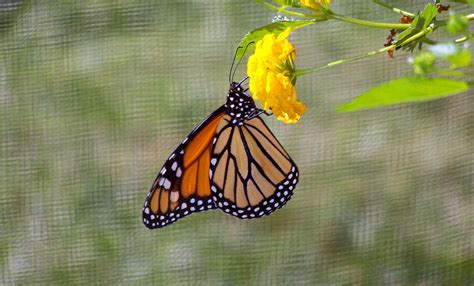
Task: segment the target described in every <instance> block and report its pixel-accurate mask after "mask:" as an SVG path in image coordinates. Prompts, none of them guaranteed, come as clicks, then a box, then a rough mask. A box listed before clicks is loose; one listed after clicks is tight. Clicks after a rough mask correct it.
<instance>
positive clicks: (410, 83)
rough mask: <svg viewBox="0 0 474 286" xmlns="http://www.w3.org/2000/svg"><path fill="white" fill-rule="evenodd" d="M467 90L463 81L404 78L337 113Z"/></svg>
mask: <svg viewBox="0 0 474 286" xmlns="http://www.w3.org/2000/svg"><path fill="white" fill-rule="evenodd" d="M468 89H469V85H468V84H467V83H466V82H464V81H457V80H451V79H445V78H424V77H406V78H401V79H396V80H393V81H389V82H386V83H383V84H381V85H379V86H377V87H375V88H372V89H370V90H368V91H366V92H364V93H363V94H362V95H360V96H358V97H356V98H355V99H354V100H352V101H351V102H350V103H348V104H345V105H342V106H340V107H338V108H337V110H338V111H343V112H345V111H357V110H362V109H370V108H375V107H381V106H388V105H395V104H400V103H405V102H420V101H429V100H434V99H438V98H442V97H446V96H450V95H454V94H457V93H460V92H463V91H466V90H468Z"/></svg>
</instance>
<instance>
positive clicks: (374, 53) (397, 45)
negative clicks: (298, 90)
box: [295, 29, 430, 76]
mask: <svg viewBox="0 0 474 286" xmlns="http://www.w3.org/2000/svg"><path fill="white" fill-rule="evenodd" d="M429 31H430V29H426V30H424V31H421V32H419V33H416V34H415V35H413V36H411V37H410V38H408V39H407V40H406V41H403V43H402V44H403V45H406V44H407V43H410V42H412V41H415V40H417V39H419V38H421V37H423V36H424V35H426V34H427V33H428V32H429ZM402 44H395V45H391V46H388V47H385V48H383V49H379V50H376V51H372V52H369V53H367V54H363V55H358V56H355V57H352V58H347V59H342V60H337V61H334V62H330V63H327V64H325V65H323V66H319V67H315V68H308V69H302V70H296V71H295V75H296V76H300V75H305V74H309V73H313V72H316V71H320V70H323V69H326V68H330V67H333V66H337V65H341V64H346V63H350V62H354V61H357V60H360V59H364V58H368V57H371V56H375V55H378V54H380V53H384V52H388V51H389V50H392V49H396V48H398V47H400V46H401V45H402Z"/></svg>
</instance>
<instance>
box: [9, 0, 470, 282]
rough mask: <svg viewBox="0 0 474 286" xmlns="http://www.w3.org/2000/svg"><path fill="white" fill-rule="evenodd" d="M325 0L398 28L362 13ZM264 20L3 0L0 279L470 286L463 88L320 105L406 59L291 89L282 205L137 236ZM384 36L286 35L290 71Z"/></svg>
mask: <svg viewBox="0 0 474 286" xmlns="http://www.w3.org/2000/svg"><path fill="white" fill-rule="evenodd" d="M334 2H335V3H334V10H335V11H339V12H341V13H344V14H347V15H352V16H355V17H360V18H369V19H370V18H372V17H376V18H377V19H378V20H380V21H386V22H393V21H397V20H398V17H397V15H394V14H391V12H390V11H385V10H383V9H381V8H376V7H374V5H373V4H372V2H371V1H350V5H349V1H334ZM391 2H392V3H394V4H397V5H400V6H402V7H406V8H410V7H417V8H421V7H423V6H424V4H425V3H426V2H427V1H391ZM456 8H459V9H460V6H455V9H456ZM459 9H458V10H459ZM273 16H274V14H273V13H272V12H270V11H268V10H266V9H264V8H263V7H261V6H259V5H258V4H256V3H254V2H252V1H244V0H241V1H230V0H229V1H215V2H207V1H139V0H135V1H106V0H97V1H46V0H45V1H21V0H4V1H1V2H0V35H1V41H0V156H1V157H0V174H1V175H0V188H1V189H0V190H1V192H0V205H1V207H0V210H1V216H0V240H1V243H0V258H1V259H0V263H1V269H2V271H1V275H0V276H1V278H0V283H2V284H20V285H23V284H24V285H29V284H54V283H56V284H101V285H104V284H112V283H117V284H145V285H146V284H165V283H168V284H203V285H228V284H245V285H248V284H288V285H294V284H311V285H315V284H320V285H342V284H362V285H372V284H378V285H392V284H396V285H406V284H408V285H415V284H416V285H442V284H443V285H473V284H474V227H473V225H474V191H473V189H474V183H473V162H474V157H473V153H474V152H473V151H474V140H473V139H474V113H473V111H474V101H473V100H472V92H471V93H470V94H462V95H459V96H455V97H451V98H445V99H441V100H437V101H433V102H430V103H422V104H416V105H401V106H398V107H392V108H384V109H379V110H374V111H364V112H357V113H348V114H340V113H336V112H334V108H335V107H336V106H338V105H340V104H342V103H345V102H347V101H349V100H350V99H351V98H353V97H355V96H357V95H358V94H360V93H361V92H363V91H365V90H367V89H368V88H370V87H373V86H374V85H376V84H379V83H382V82H384V81H387V80H389V79H393V78H396V77H400V76H402V75H408V74H410V73H411V71H410V67H409V66H408V65H407V64H406V61H407V57H408V55H406V54H403V53H398V54H397V55H396V58H395V59H392V60H391V59H388V58H387V56H385V55H380V56H378V57H374V58H370V59H368V60H364V61H360V62H355V63H352V64H348V65H345V66H340V67H337V68H333V69H327V70H324V71H322V72H320V73H318V74H314V75H310V76H305V77H302V78H300V79H299V80H298V85H297V87H298V93H299V96H300V98H301V100H302V101H304V102H305V103H306V104H307V106H308V109H309V110H308V112H307V113H306V114H305V115H304V116H303V118H302V119H301V121H300V122H299V123H298V124H296V125H285V124H283V123H281V122H276V120H275V119H274V118H273V117H268V118H265V121H266V122H267V123H268V124H269V126H270V128H271V129H272V130H273V131H274V133H275V134H276V135H277V137H278V138H279V140H280V141H281V143H282V144H283V146H285V148H286V149H287V151H288V152H289V153H290V154H291V156H292V157H293V159H294V160H295V162H296V163H297V164H298V166H299V169H300V172H301V181H300V183H299V184H298V187H297V188H296V191H295V194H294V196H293V199H292V200H291V201H290V202H289V204H287V206H286V207H284V208H283V209H281V210H280V211H278V212H276V213H275V214H273V215H271V216H269V217H265V218H262V219H258V220H252V221H241V220H238V219H234V218H232V217H230V216H227V215H225V214H223V213H222V212H220V211H209V212H205V213H200V214H195V215H192V216H190V217H188V218H186V219H183V220H181V221H180V222H178V223H176V224H174V225H172V226H170V227H167V228H164V229H161V230H157V231H148V230H147V229H145V228H144V226H143V225H142V223H141V209H142V203H143V200H144V199H145V196H146V193H147V191H148V188H149V187H150V184H151V183H152V182H153V179H154V178H155V175H156V173H157V171H158V170H159V168H160V167H161V164H162V163H163V162H164V161H165V160H166V158H167V157H168V155H169V154H170V152H171V151H173V149H174V147H175V146H176V145H177V144H178V143H179V142H181V140H182V139H183V138H184V137H185V136H186V135H187V134H188V132H189V131H190V129H191V128H192V127H193V126H194V125H195V124H197V123H198V122H200V120H202V119H203V118H204V117H205V116H207V115H208V114H209V113H211V112H212V111H213V110H214V109H216V108H217V107H218V106H220V105H221V104H223V102H224V100H225V95H226V92H227V88H228V83H227V76H228V69H229V67H230V63H231V59H232V56H233V52H234V49H235V47H236V46H237V44H238V42H239V41H240V38H241V37H242V36H243V35H244V34H245V33H247V32H248V31H249V30H252V29H255V28H257V27H259V26H262V25H265V24H267V23H269V22H270V21H271V19H272V17H273ZM387 34H388V31H387V30H383V29H382V30H373V29H368V28H363V27H354V26H351V25H348V24H343V23H334V22H329V23H325V24H323V25H319V26H311V27H308V28H305V29H303V30H300V31H298V32H297V33H295V34H294V35H292V39H291V40H292V42H293V43H294V44H295V46H296V49H297V54H298V56H297V62H296V64H297V66H298V67H300V68H303V67H312V66H316V65H319V64H324V63H327V62H329V61H331V60H336V59H340V58H342V57H349V56H353V55H357V54H361V53H364V52H367V51H370V50H373V49H375V48H378V47H381V46H382V45H383V43H384V41H385V37H386V36H387ZM244 76H245V64H243V65H241V66H240V68H239V70H238V71H237V76H236V78H243V77H244Z"/></svg>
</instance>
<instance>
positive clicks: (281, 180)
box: [142, 52, 299, 229]
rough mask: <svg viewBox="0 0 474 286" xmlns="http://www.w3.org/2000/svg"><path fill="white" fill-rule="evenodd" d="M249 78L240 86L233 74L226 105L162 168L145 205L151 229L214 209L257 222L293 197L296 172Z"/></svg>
mask: <svg viewBox="0 0 474 286" xmlns="http://www.w3.org/2000/svg"><path fill="white" fill-rule="evenodd" d="M244 53H245V52H244ZM234 60H235V57H234ZM232 67H233V63H232ZM232 67H231V71H232ZM234 73H235V71H234ZM246 79H247V78H246ZM246 79H244V80H243V81H241V82H240V83H237V82H234V81H233V80H231V79H230V74H229V83H230V87H229V92H228V94H227V100H226V103H225V104H224V105H222V106H221V107H219V108H218V109H217V110H216V111H214V112H213V113H212V114H211V115H209V116H208V117H207V118H206V119H204V120H203V121H202V122H201V123H200V124H199V125H197V126H196V127H195V128H194V129H193V130H192V131H191V133H190V134H189V135H188V137H186V138H185V139H184V140H183V142H182V143H181V144H180V145H179V146H178V147H177V148H176V149H175V150H174V152H173V153H172V154H171V156H169V158H168V160H167V161H166V162H165V164H164V165H163V167H162V168H161V170H160V172H159V173H158V176H157V177H156V179H155V181H154V183H153V185H152V187H151V189H150V191H149V192H148V196H147V197H146V200H145V203H144V206H143V212H142V215H143V223H144V224H145V226H146V227H147V228H149V229H154V228H162V227H165V226H167V225H169V224H172V223H174V222H175V221H177V220H178V219H181V218H183V217H185V216H187V215H189V214H191V213H193V212H200V211H204V210H209V209H215V208H219V209H221V210H223V211H224V212H226V213H228V214H230V215H232V216H235V217H238V218H241V219H252V218H258V217H262V216H264V215H269V214H270V213H272V212H274V211H275V210H277V209H279V208H281V207H282V206H283V205H285V204H286V203H287V202H288V200H289V199H290V198H291V196H292V194H293V190H294V188H295V186H296V184H297V183H298V175H299V174H298V168H297V167H296V165H295V163H294V162H293V160H292V159H291V158H290V156H289V155H288V153H287V152H286V151H285V149H284V148H283V147H282V145H281V144H280V143H279V142H278V140H277V139H276V137H275V136H274V135H273V133H272V132H271V131H270V129H269V128H268V127H267V125H266V124H265V123H264V121H263V120H262V119H261V118H260V116H259V115H260V114H262V113H265V111H264V110H262V109H258V108H257V107H256V105H255V102H254V101H253V99H252V97H251V96H250V95H249V94H247V93H246V92H247V90H248V89H244V87H243V86H242V83H243V82H244V81H245V80H246Z"/></svg>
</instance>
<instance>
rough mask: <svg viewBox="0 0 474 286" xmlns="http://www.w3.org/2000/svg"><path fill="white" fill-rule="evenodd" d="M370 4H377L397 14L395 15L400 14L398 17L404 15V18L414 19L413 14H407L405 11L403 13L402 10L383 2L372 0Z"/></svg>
mask: <svg viewBox="0 0 474 286" xmlns="http://www.w3.org/2000/svg"><path fill="white" fill-rule="evenodd" d="M372 2H374V3H375V4H378V5H380V6H382V7H385V8H387V9H389V10H392V11H393V12H395V13H397V14H400V15H404V16H409V17H412V18H414V17H415V16H416V15H415V14H413V13H410V12H407V11H404V10H402V9H398V8H396V7H394V6H392V5H390V4H387V3H385V2H382V1H379V0H372Z"/></svg>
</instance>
